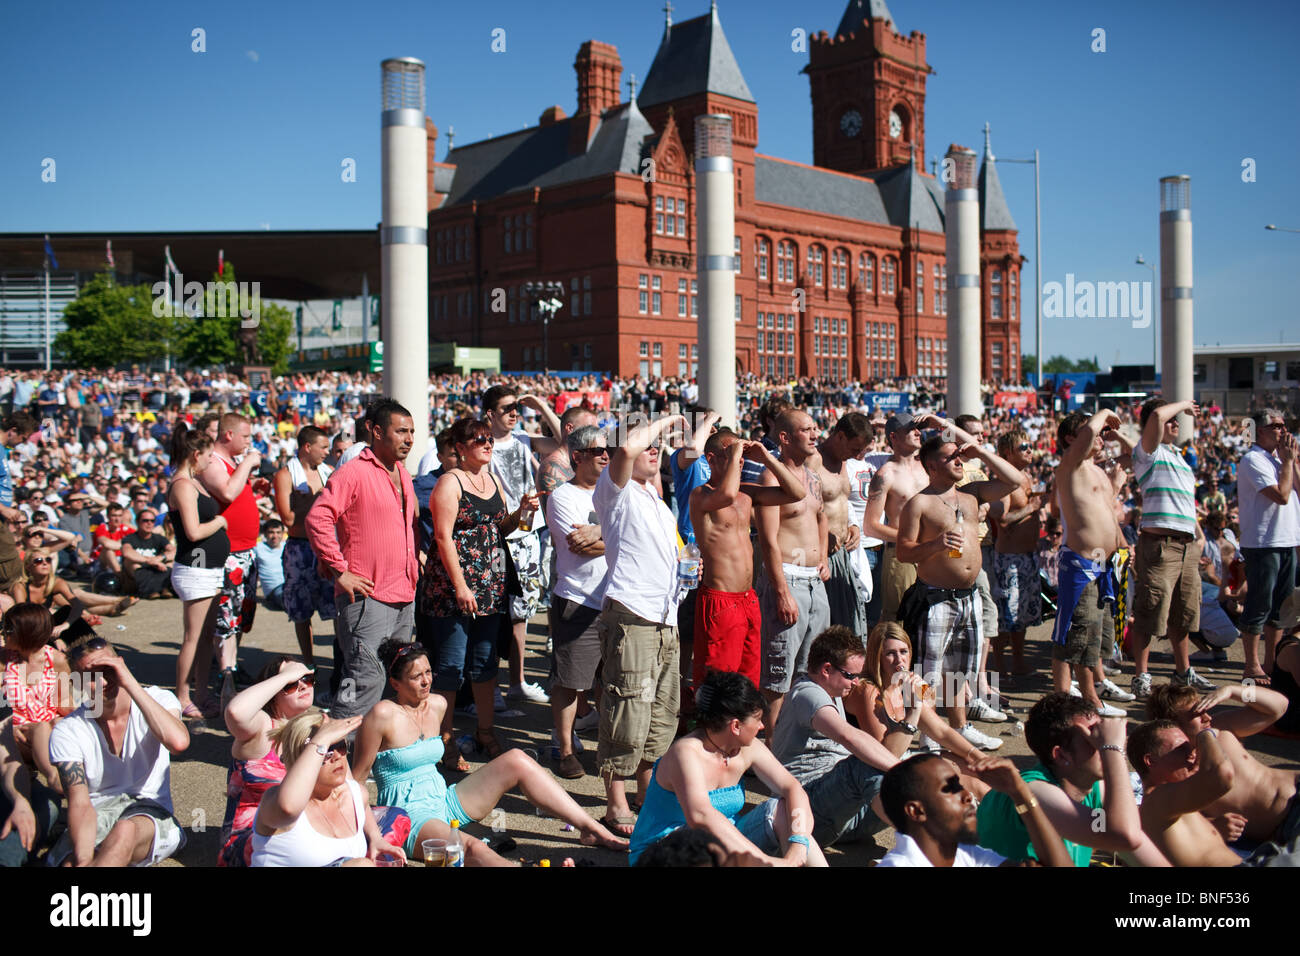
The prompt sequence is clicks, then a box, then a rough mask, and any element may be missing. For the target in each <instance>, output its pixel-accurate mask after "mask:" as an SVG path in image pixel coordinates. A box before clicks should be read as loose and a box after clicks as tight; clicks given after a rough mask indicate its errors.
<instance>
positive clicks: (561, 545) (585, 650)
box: [546, 425, 609, 780]
mask: <svg viewBox="0 0 1300 956" xmlns="http://www.w3.org/2000/svg"><path fill="white" fill-rule="evenodd" d="M565 443H566V444H567V445H568V454H569V459H570V461H571V462H572V464H573V478H572V479H570V480H569V481H568V482H566V483H565V484H562V485H559V486H558V487H557V488H555V490H553V491H552V492H551V493H550V495H548V496H547V502H546V512H547V515H546V523H547V526H548V527H549V528H550V529H551V534H552V535H553V540H554V542H555V586H554V597H553V598H552V599H551V607H550V628H551V641H552V644H553V646H554V649H555V652H554V658H553V661H552V664H551V671H552V674H551V676H552V681H551V719H552V721H553V723H554V725H555V745H556V747H557V748H558V750H559V768H558V769H557V770H556V773H557V774H558V775H559V776H561V777H564V778H565V779H566V780H576V779H577V778H579V777H581V776H583V775H584V774H585V773H586V771H585V770H584V769H583V767H582V764H581V763H580V762H579V760H578V758H577V756H576V755H575V754H574V749H575V748H574V740H573V737H574V733H573V731H574V718H575V716H576V714H577V710H578V696H579V695H580V694H582V693H583V692H584V691H587V690H590V689H591V688H592V687H594V686H595V683H596V671H597V668H598V667H599V665H600V636H599V634H598V633H597V632H596V617H597V615H599V614H600V609H601V604H602V602H603V601H604V599H605V578H606V572H607V570H608V568H607V566H606V564H605V542H604V541H603V540H602V539H601V534H600V522H599V520H598V519H597V517H596V507H595V503H594V501H593V498H592V492H593V490H594V489H595V487H596V482H597V481H598V480H599V478H600V476H601V473H602V472H604V470H605V466H606V465H607V464H609V449H608V448H607V447H606V445H605V436H604V435H603V434H601V431H600V429H599V428H597V427H596V426H595V425H584V426H582V427H581V428H576V429H574V430H573V431H571V432H570V433H569V434H568V436H567V437H566V438H565Z"/></svg>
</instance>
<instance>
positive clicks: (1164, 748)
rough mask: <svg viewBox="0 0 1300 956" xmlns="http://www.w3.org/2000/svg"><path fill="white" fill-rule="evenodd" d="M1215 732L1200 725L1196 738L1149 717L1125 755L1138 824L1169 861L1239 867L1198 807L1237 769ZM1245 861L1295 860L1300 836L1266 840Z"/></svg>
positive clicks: (1227, 787) (1216, 796)
mask: <svg viewBox="0 0 1300 956" xmlns="http://www.w3.org/2000/svg"><path fill="white" fill-rule="evenodd" d="M1218 737H1219V732H1218V731H1217V730H1215V729H1214V728H1213V727H1204V728H1202V729H1201V730H1200V731H1199V732H1198V733H1197V735H1196V740H1195V742H1192V741H1191V740H1188V739H1187V735H1186V734H1185V733H1183V730H1182V728H1181V727H1179V726H1178V724H1176V723H1174V721H1172V720H1151V721H1147V722H1146V723H1145V724H1142V725H1141V726H1140V727H1138V728H1137V730H1135V731H1133V734H1132V735H1131V736H1130V737H1129V739H1128V759H1129V763H1131V764H1132V765H1133V766H1134V768H1135V769H1136V770H1137V772H1138V776H1139V777H1141V778H1142V784H1143V787H1144V790H1143V794H1144V795H1143V798H1142V806H1141V808H1140V814H1141V817H1142V829H1143V830H1145V831H1146V834H1147V836H1149V837H1150V838H1151V840H1152V842H1153V843H1155V845H1156V846H1157V847H1158V848H1159V849H1160V852H1162V853H1163V854H1164V855H1165V856H1166V857H1167V858H1168V859H1169V862H1170V863H1172V864H1173V865H1174V866H1240V865H1242V863H1243V861H1242V859H1241V857H1240V856H1238V855H1237V854H1236V853H1234V852H1233V851H1232V850H1231V849H1229V848H1228V844H1227V843H1225V842H1224V839H1223V836H1222V835H1221V834H1220V833H1219V831H1218V830H1217V829H1216V828H1215V825H1214V824H1213V823H1211V822H1210V820H1209V819H1207V818H1206V817H1205V816H1204V814H1203V812H1202V811H1204V810H1205V809H1206V808H1208V807H1211V806H1213V805H1214V804H1215V802H1216V801H1218V800H1221V799H1223V798H1224V797H1226V796H1227V795H1228V793H1229V792H1230V791H1231V790H1232V784H1233V779H1234V777H1235V776H1236V772H1235V771H1234V770H1233V766H1232V760H1231V759H1230V758H1229V757H1228V755H1227V753H1226V752H1225V751H1224V749H1223V748H1222V747H1221V746H1219V741H1218ZM1245 865H1248V866H1297V865H1300V840H1293V841H1292V842H1291V843H1290V844H1289V845H1288V846H1286V847H1282V846H1279V845H1278V844H1276V843H1265V844H1264V845H1263V846H1261V847H1260V848H1259V849H1258V850H1256V851H1255V853H1254V854H1252V855H1251V857H1250V858H1249V859H1247V860H1246V861H1245Z"/></svg>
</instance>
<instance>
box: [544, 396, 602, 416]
mask: <svg viewBox="0 0 1300 956" xmlns="http://www.w3.org/2000/svg"><path fill="white" fill-rule="evenodd" d="M609 395H610V393H609V392H608V391H603V392H560V393H559V394H558V395H556V396H555V414H557V415H563V414H564V411H565V409H567V408H572V407H573V406H574V405H582V404H583V403H584V402H585V403H586V404H587V407H588V408H590V409H593V410H595V411H609Z"/></svg>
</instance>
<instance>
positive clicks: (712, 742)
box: [629, 671, 826, 866]
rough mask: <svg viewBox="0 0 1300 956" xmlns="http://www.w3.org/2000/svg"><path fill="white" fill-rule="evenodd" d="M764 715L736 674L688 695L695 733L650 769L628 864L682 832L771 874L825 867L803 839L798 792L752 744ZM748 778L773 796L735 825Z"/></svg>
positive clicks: (808, 819)
mask: <svg viewBox="0 0 1300 956" xmlns="http://www.w3.org/2000/svg"><path fill="white" fill-rule="evenodd" d="M765 709H766V708H765V705H764V700H763V695H762V694H761V693H759V690H758V688H757V687H755V686H754V685H753V683H752V682H751V681H750V680H749V678H748V677H745V676H744V675H743V674H732V673H727V672H724V671H713V672H711V673H710V674H709V675H708V676H707V677H705V678H704V682H703V683H702V684H701V685H700V687H699V689H698V690H697V691H696V692H695V716H696V720H697V726H696V729H695V730H694V731H692V732H691V733H689V734H687V735H686V736H685V737H679V738H678V739H677V740H676V741H675V742H674V743H673V745H672V746H671V747H669V748H668V752H667V753H666V754H664V755H663V756H662V757H660V758H659V760H658V761H656V762H655V766H654V772H653V773H652V774H651V776H650V786H649V787H648V788H647V789H646V794H645V800H644V802H643V803H642V805H641V814H640V816H638V817H637V821H636V829H635V830H633V831H632V851H631V856H630V857H629V859H630V861H631V862H632V863H633V864H635V863H636V862H637V859H638V858H639V857H640V856H641V854H642V853H643V852H644V851H645V850H646V848H647V847H649V846H651V845H652V844H654V843H656V842H658V841H659V840H661V839H663V837H665V836H667V835H668V834H670V833H672V832H673V831H674V830H678V829H680V828H682V827H684V826H690V827H694V828H696V829H700V830H707V831H708V832H709V833H710V834H711V835H712V836H713V837H714V839H716V840H717V841H718V843H720V844H721V845H722V847H723V849H725V850H726V851H727V852H728V853H740V854H744V855H753V856H757V857H759V858H761V859H764V860H766V861H767V862H768V863H770V864H771V865H773V866H826V857H825V856H823V855H822V851H821V848H820V847H819V846H818V845H817V842H816V841H815V840H813V839H812V837H811V836H810V835H809V831H810V830H811V827H812V818H813V817H812V808H811V807H810V806H809V804H808V797H807V796H806V795H805V794H804V792H803V788H802V787H801V786H799V783H798V781H796V780H795V779H794V777H792V776H791V775H790V772H789V771H788V770H786V769H785V768H784V767H782V766H781V764H780V762H778V761H777V759H776V757H774V756H773V755H772V751H771V750H769V749H768V748H767V747H766V746H764V745H763V744H756V743H755V742H754V741H755V738H756V737H757V736H758V732H759V730H760V729H761V728H762V726H763V714H764V711H765ZM748 770H753V771H754V774H755V775H756V776H757V777H758V779H759V780H761V781H763V783H764V784H765V785H766V786H767V788H768V790H769V791H771V792H772V793H774V794H776V796H774V797H772V798H771V799H769V800H767V801H765V802H764V803H761V804H759V805H758V806H757V807H755V808H754V809H753V810H751V811H750V812H749V813H747V814H746V815H745V816H743V817H741V816H740V812H741V811H742V810H744V809H745V791H744V789H743V788H742V787H741V785H740V778H741V777H743V776H744V775H745V772H746V771H748ZM737 818H739V819H737ZM792 821H804V822H803V825H802V826H793V825H792Z"/></svg>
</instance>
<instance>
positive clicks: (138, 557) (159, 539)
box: [122, 507, 176, 599]
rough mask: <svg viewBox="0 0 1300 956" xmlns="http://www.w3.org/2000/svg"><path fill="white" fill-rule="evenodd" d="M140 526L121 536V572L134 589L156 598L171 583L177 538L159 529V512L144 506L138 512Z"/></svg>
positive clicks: (137, 517)
mask: <svg viewBox="0 0 1300 956" xmlns="http://www.w3.org/2000/svg"><path fill="white" fill-rule="evenodd" d="M136 523H137V524H138V525H139V527H138V528H137V530H136V531H135V532H134V533H132V534H129V535H127V536H126V537H125V538H123V539H122V572H123V576H124V577H125V578H126V579H127V580H128V581H130V583H131V586H132V587H134V589H135V593H136V594H137V595H139V596H140V597H142V598H146V599H149V598H156V597H158V596H160V595H161V594H162V593H163V592H164V590H166V589H169V588H170V586H171V571H172V562H173V561H174V560H175V558H176V542H175V541H168V540H167V538H166V537H165V536H163V535H161V534H159V533H158V530H157V527H158V512H157V511H155V510H154V509H153V508H149V507H144V508H141V509H140V512H139V514H138V515H137V516H136Z"/></svg>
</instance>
